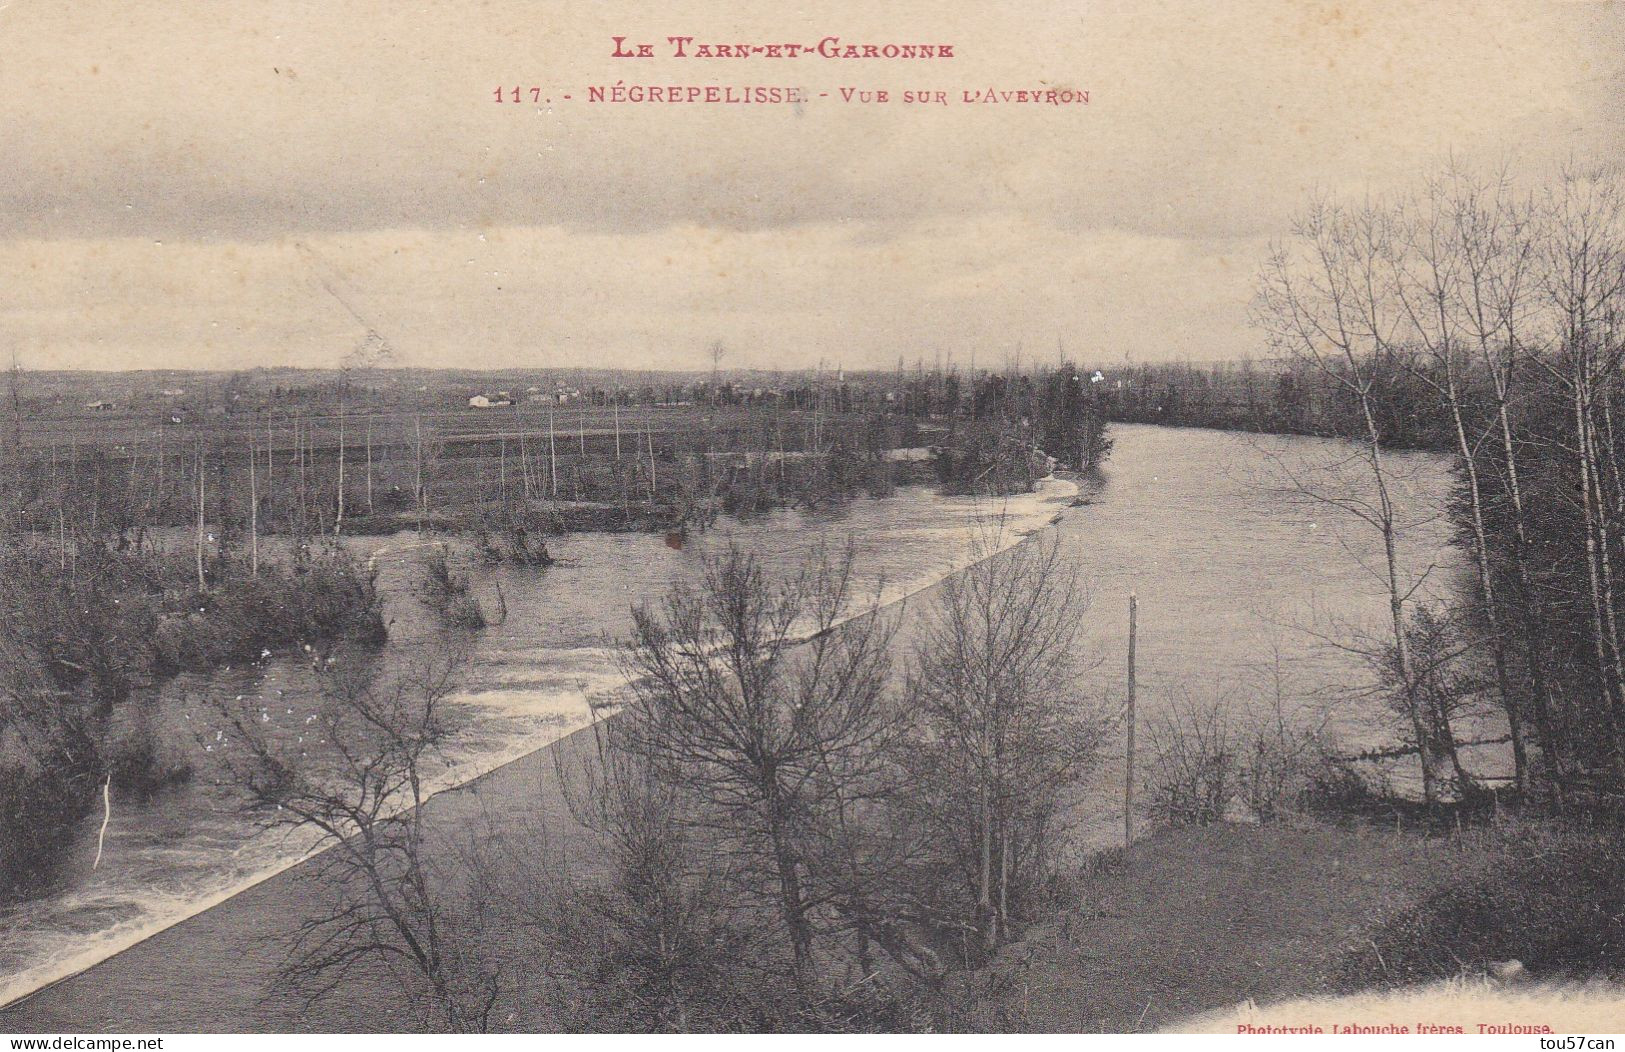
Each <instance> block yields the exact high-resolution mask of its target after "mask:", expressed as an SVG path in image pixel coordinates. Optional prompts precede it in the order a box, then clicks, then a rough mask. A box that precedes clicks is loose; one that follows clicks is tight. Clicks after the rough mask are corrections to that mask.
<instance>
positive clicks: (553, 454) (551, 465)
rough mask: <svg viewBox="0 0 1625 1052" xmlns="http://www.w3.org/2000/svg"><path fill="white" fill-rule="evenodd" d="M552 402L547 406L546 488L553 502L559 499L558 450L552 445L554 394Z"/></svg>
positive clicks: (555, 404) (555, 403) (556, 398)
mask: <svg viewBox="0 0 1625 1052" xmlns="http://www.w3.org/2000/svg"><path fill="white" fill-rule="evenodd" d="M551 397H552V401H550V402H548V404H547V473H548V479H547V488H548V492H549V493H550V494H552V497H553V499H554V500H558V499H559V450H558V446H557V445H555V444H554V436H553V410H554V409H555V408H556V407H557V406H558V401H559V400H558V396H557V395H556V394H555V395H553V396H551Z"/></svg>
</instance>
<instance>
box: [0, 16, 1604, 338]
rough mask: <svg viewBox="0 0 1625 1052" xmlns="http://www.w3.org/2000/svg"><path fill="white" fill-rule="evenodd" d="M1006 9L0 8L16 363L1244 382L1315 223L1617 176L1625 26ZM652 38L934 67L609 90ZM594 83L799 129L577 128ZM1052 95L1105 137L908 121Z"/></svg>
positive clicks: (633, 78) (649, 123)
mask: <svg viewBox="0 0 1625 1052" xmlns="http://www.w3.org/2000/svg"><path fill="white" fill-rule="evenodd" d="M992 6H993V5H987V4H984V3H980V2H975V3H972V2H964V0H937V2H933V3H913V2H904V3H887V4H884V5H882V4H878V3H874V2H868V3H858V2H855V0H808V2H807V3H804V4H797V5H786V4H783V3H782V2H781V3H763V2H759V0H758V2H747V3H739V2H730V3H727V4H722V3H717V2H714V0H712V2H706V3H701V2H694V0H678V2H674V3H673V2H667V3H662V4H660V5H658V6H656V5H648V4H633V3H630V2H626V0H614V2H603V0H415V2H411V3H407V2H403V0H274V2H258V0H117V2H113V0H0V275H3V276H0V350H5V349H7V348H15V349H16V350H17V351H18V353H19V355H20V359H21V361H22V364H23V365H24V366H25V367H29V368H139V367H197V368H241V367H245V366H252V365H257V364H290V365H311V366H322V365H332V364H335V363H336V362H338V361H339V360H340V359H341V358H342V357H343V356H344V355H346V354H347V353H349V352H350V351H351V350H352V349H353V348H355V347H356V346H357V344H358V343H359V342H360V340H361V338H362V337H363V335H364V334H365V331H366V328H367V326H371V327H373V328H375V329H377V330H378V331H379V332H380V333H382V334H383V335H384V336H385V337H386V338H387V339H388V340H389V342H390V344H391V345H392V347H393V348H394V349H395V352H396V354H397V356H398V358H399V359H400V360H401V361H402V362H403V363H405V364H412V365H441V364H444V365H457V366H492V367H500V366H507V365H524V366H536V367H548V366H566V365H577V364H579V365H606V366H613V365H619V366H625V367H637V366H640V365H662V366H699V365H701V364H707V365H708V364H709V358H708V356H707V350H706V349H707V348H708V347H709V346H710V345H711V344H713V343H714V342H716V341H721V342H722V343H723V344H724V346H725V347H726V348H727V351H728V357H727V358H726V359H725V364H731V365H735V366H758V367H773V366H782V367H786V368H802V367H808V366H812V365H815V364H816V363H817V362H818V361H819V360H820V359H823V360H826V361H828V362H831V363H834V362H840V363H841V364H844V365H845V366H846V367H847V368H862V367H872V366H890V365H893V364H895V363H896V361H897V359H898V358H899V357H902V358H905V359H907V360H908V361H911V362H912V361H913V360H914V359H915V358H917V357H924V358H925V360H926V361H928V362H929V361H932V360H934V359H935V358H936V357H937V356H938V355H941V356H943V357H944V358H950V359H953V360H955V361H958V362H961V363H964V362H967V361H968V360H969V359H970V357H971V356H972V355H973V354H975V355H978V356H980V359H979V360H980V361H981V362H988V363H993V362H997V361H1000V360H1002V359H1003V358H1005V357H1006V356H1008V355H1011V354H1013V353H1016V352H1017V350H1018V348H1019V349H1020V353H1022V354H1023V355H1024V356H1025V357H1028V358H1032V357H1035V356H1036V357H1049V356H1053V355H1054V354H1055V353H1056V348H1057V346H1058V344H1063V345H1064V346H1065V347H1066V349H1067V350H1068V351H1071V352H1073V353H1075V354H1077V355H1079V356H1081V357H1084V358H1086V359H1090V360H1097V361H1099V360H1107V361H1110V360H1121V359H1122V358H1123V357H1124V356H1125V355H1127V356H1130V357H1132V358H1134V359H1135V360H1147V359H1157V358H1173V357H1177V358H1184V357H1190V358H1195V359H1208V358H1225V357H1236V356H1241V355H1245V354H1248V353H1256V352H1257V350H1258V345H1259V336H1258V334H1257V333H1256V332H1254V331H1252V330H1250V329H1249V328H1248V326H1247V322H1246V303H1247V299H1248V292H1249V288H1250V285H1251V282H1252V278H1253V275H1254V273H1255V271H1256V268H1257V266H1258V263H1259V261H1260V258H1261V256H1262V254H1263V252H1264V251H1265V249H1266V247H1267V245H1268V243H1269V241H1270V239H1271V238H1273V237H1279V236H1281V235H1282V234H1283V233H1284V231H1285V230H1286V227H1287V223H1288V222H1289V218H1290V215H1291V212H1292V211H1293V209H1294V208H1295V207H1297V206H1298V205H1299V204H1300V203H1301V202H1302V201H1303V199H1304V198H1305V196H1306V195H1307V194H1309V193H1310V192H1312V191H1314V190H1316V189H1321V190H1327V191H1331V192H1334V193H1344V194H1363V193H1367V192H1372V191H1377V192H1381V191H1384V190H1388V189H1391V188H1394V187H1398V186H1403V185H1404V184H1405V183H1406V182H1407V181H1409V180H1414V179H1415V178H1416V177H1417V175H1418V173H1420V172H1423V171H1426V170H1428V169H1430V168H1436V167H1438V166H1439V165H1441V164H1442V163H1443V162H1444V160H1445V159H1446V158H1447V157H1449V156H1451V155H1455V156H1456V157H1458V158H1463V159H1466V160H1468V161H1469V162H1471V163H1479V164H1485V165H1491V164H1497V163H1502V162H1505V161H1508V160H1511V161H1512V162H1513V163H1515V164H1516V165H1518V166H1520V167H1521V168H1524V169H1527V170H1530V171H1539V170H1541V169H1543V168H1544V167H1546V166H1548V165H1550V164H1551V163H1552V162H1553V161H1554V160H1555V159H1559V158H1562V157H1567V156H1579V157H1582V158H1603V157H1613V156H1615V155H1617V154H1618V153H1619V147H1620V145H1621V144H1622V142H1625V126H1622V124H1621V121H1622V119H1625V118H1622V114H1625V105H1622V102H1625V100H1622V98H1621V88H1622V85H1625V74H1622V69H1621V66H1622V59H1621V55H1622V54H1625V46H1622V45H1625V10H1622V9H1621V7H1620V5H1618V4H1610V3H1604V2H1598V3H1589V2H1547V0H1517V2H1513V0H1505V2H1500V0H1498V2H1485V3H1466V2H1461V3H1445V2H1431V0H1429V2H1421V0H1389V2H1373V0H1343V2H1341V3H1330V2H1325V3H1322V2H1314V0H1234V2H1224V3H1218V2H1213V0H1188V2H1187V0H1166V2H1164V0H1132V2H1131V0H1068V2H1028V3H1015V4H1008V5H998V6H999V8H1000V9H999V10H998V11H997V12H993V11H990V10H989V8H990V7H992ZM882 7H884V11H880V10H878V9H879V8H882ZM676 34H681V35H689V36H693V37H695V38H696V39H699V40H706V39H712V40H719V41H724V42H728V41H738V40H744V41H752V42H775V41H795V42H811V41H815V40H817V39H819V38H821V37H824V36H830V35H838V36H840V37H841V38H842V39H843V40H846V41H850V42H854V43H867V42H874V43H886V42H927V43H934V42H946V43H951V44H953V45H954V46H955V50H956V57H955V58H953V59H952V60H947V61H934V62H932V61H915V62H906V61H902V60H897V61H886V60H878V61H868V62H865V61H844V62H843V61H837V60H826V59H818V58H799V59H796V60H783V59H780V60H776V61H775V60H770V59H765V58H752V59H747V60H716V61H710V62H706V61H703V60H694V59H689V60H680V59H674V58H669V57H661V58H656V59H653V60H641V61H627V60H616V59H613V58H611V57H610V50H611V43H610V38H611V36H614V35H623V36H626V37H629V38H630V39H631V40H634V41H639V40H648V41H657V42H658V41H664V39H665V38H666V37H667V36H670V35H676ZM617 80H624V81H626V82H627V83H633V84H649V83H653V84H697V85H706V84H731V85H794V86H798V87H801V88H802V89H804V90H806V91H807V92H808V93H809V94H810V95H811V96H812V97H811V98H810V100H809V101H808V102H807V103H806V104H805V105H801V106H759V107H758V106H752V107H724V106H701V105H695V106H676V107H674V106H669V105H659V106H655V105H644V106H637V105H619V106H614V105H607V104H602V103H592V102H589V101H588V94H589V87H590V86H592V85H606V86H607V85H612V84H614V83H615V82H616V81H617ZM499 84H500V85H507V86H510V87H511V86H513V85H516V84H517V85H522V86H523V87H524V88H525V89H526V96H525V101H524V102H523V103H521V104H519V105H513V104H510V103H502V104H497V103H495V102H494V101H493V100H492V91H493V89H494V88H495V87H496V86H497V85H499ZM533 86H534V87H538V88H540V89H541V91H540V94H541V96H542V99H541V101H539V102H536V103H532V102H531V101H530V99H529V88H531V87H533ZM841 86H848V87H857V88H864V89H872V88H885V89H888V90H889V91H890V92H891V93H892V101H891V102H890V103H888V104H886V105H868V106H864V105H859V104H847V103H843V102H841V101H840V100H839V98H838V93H837V90H836V89H838V88H839V87H841ZM1056 86H1064V87H1075V88H1082V89H1087V90H1088V91H1089V92H1090V103H1089V105H1088V106H1086V107H1084V106H1070V107H1065V108H1050V107H1035V106H1031V105H1029V106H1026V107H1021V106H1019V105H1017V106H1011V105H965V104H962V103H957V102H956V104H955V105H951V106H946V107H943V106H919V105H912V106H910V105H904V104H903V103H902V102H901V100H900V97H899V96H900V93H901V92H902V91H904V90H916V91H918V90H942V91H946V92H948V93H949V96H950V98H951V99H954V100H957V99H959V98H960V97H961V93H962V92H963V91H965V90H971V91H981V90H985V89H987V88H995V89H1034V88H1037V89H1043V88H1050V87H1056ZM820 92H830V93H831V97H830V98H827V99H826V98H820V97H818V93H820ZM565 95H570V96H572V98H571V99H570V100H568V101H566V100H565V99H564V96H565ZM549 99H550V100H551V103H549V101H548V100H549ZM341 300H343V301H345V302H344V303H341V302H340V301H341ZM345 303H347V304H348V306H346V305H345ZM352 309H353V311H354V313H352ZM357 315H359V317H360V319H364V321H363V320H358V318H357Z"/></svg>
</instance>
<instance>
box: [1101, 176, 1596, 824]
mask: <svg viewBox="0 0 1625 1052" xmlns="http://www.w3.org/2000/svg"><path fill="white" fill-rule="evenodd" d="M1252 313H1253V318H1254V320H1255V322H1256V324H1257V325H1258V326H1259V327H1260V329H1261V330H1262V331H1263V332H1264V333H1265V334H1266V336H1267V338H1268V340H1269V344H1270V347H1271V350H1272V353H1273V354H1274V355H1275V356H1276V357H1275V358H1274V360H1273V361H1272V363H1271V364H1270V365H1269V366H1268V367H1257V366H1252V365H1246V364H1243V365H1240V366H1234V365H1232V366H1221V367H1213V368H1207V369H1202V368H1196V367H1193V366H1189V365H1184V366H1179V365H1174V366H1156V367H1144V368H1141V369H1137V370H1129V371H1126V372H1125V371H1119V372H1118V373H1117V377H1118V379H1119V380H1121V381H1122V383H1121V386H1119V385H1118V384H1117V383H1113V384H1112V385H1111V388H1112V389H1111V391H1110V395H1111V398H1112V401H1111V402H1110V404H1109V410H1108V411H1109V412H1110V413H1111V414H1112V415H1113V417H1114V418H1116V419H1128V420H1145V421H1152V422H1158V423H1170V424H1182V425H1195V426H1211V427H1226V428H1237V429H1246V430H1258V431H1278V432H1289V433H1301V434H1316V435H1325V436H1332V437H1336V438H1340V439H1345V440H1347V441H1349V442H1351V443H1353V444H1354V446H1353V447H1352V448H1353V449H1354V450H1355V451H1356V452H1357V453H1358V456H1357V458H1356V459H1355V460H1354V461H1353V463H1355V464H1356V465H1357V466H1358V467H1359V469H1360V473H1361V475H1362V476H1363V478H1364V482H1363V486H1364V487H1365V489H1366V495H1365V496H1362V498H1361V499H1360V500H1358V501H1354V500H1350V499H1347V498H1346V496H1344V495H1343V494H1339V493H1332V492H1330V489H1331V484H1330V483H1328V482H1327V481H1326V480H1324V479H1321V480H1316V479H1313V478H1308V479H1300V480H1299V482H1300V483H1301V485H1302V489H1303V490H1304V491H1305V492H1306V493H1308V494H1309V495H1311V496H1314V497H1318V498H1320V499H1325V500H1327V501H1329V502H1331V503H1336V504H1338V505H1339V506H1340V507H1342V508H1343V509H1344V510H1345V511H1351V512H1353V513H1354V514H1355V515H1357V516H1358V517H1359V518H1360V519H1362V520H1363V521H1364V522H1365V523H1366V524H1367V525H1369V526H1370V527H1371V528H1372V529H1373V530H1374V531H1375V532H1376V534H1377V536H1378V537H1380V539H1381V541H1382V544H1383V551H1384V555H1385V567H1384V572H1385V575H1386V580H1385V587H1386V591H1387V597H1388V607H1389V618H1388V621H1389V624H1388V629H1387V633H1386V639H1385V640H1384V642H1383V643H1382V645H1381V647H1380V648H1379V649H1380V652H1379V653H1378V654H1377V655H1376V659H1377V662H1378V664H1379V666H1380V668H1381V671H1382V672H1383V674H1384V677H1385V679H1386V681H1387V683H1388V694H1389V698H1390V702H1391V704H1392V707H1393V711H1394V714H1395V717H1396V719H1395V726H1396V729H1397V730H1398V731H1399V733H1400V734H1401V735H1402V737H1403V738H1404V741H1405V744H1406V745H1407V746H1408V747H1410V748H1411V749H1413V750H1414V751H1415V754H1416V755H1417V756H1418V757H1419V759H1420V762H1421V775H1422V780H1423V786H1424V794H1425V796H1426V798H1427V800H1428V801H1429V802H1432V801H1434V800H1437V799H1440V798H1441V797H1446V796H1450V795H1452V794H1455V795H1470V794H1472V793H1474V792H1478V791H1480V790H1481V787H1480V786H1478V785H1477V783H1476V781H1475V779H1474V778H1473V777H1472V775H1471V774H1470V773H1468V771H1467V770H1466V767H1465V766H1464V764H1463V763H1462V760H1461V752H1460V750H1461V742H1460V740H1459V739H1460V737H1461V730H1460V725H1461V724H1462V722H1463V721H1464V720H1466V719H1468V718H1470V717H1471V716H1472V715H1473V714H1474V711H1475V710H1479V709H1482V708H1484V707H1486V706H1487V707H1489V708H1492V709H1494V710H1498V711H1499V713H1500V715H1501V717H1502V719H1503V720H1504V722H1505V725H1506V728H1507V737H1508V738H1509V739H1510V741H1509V745H1510V748H1511V751H1512V754H1513V757H1514V761H1515V763H1514V766H1515V779H1514V780H1515V786H1516V788H1517V789H1519V790H1539V791H1540V792H1542V793H1543V794H1551V795H1553V796H1555V797H1557V798H1560V799H1561V798H1564V797H1566V796H1569V795H1572V794H1575V793H1586V794H1593V793H1603V794H1608V795H1617V794H1619V793H1620V792H1621V791H1622V790H1625V660H1622V656H1625V649H1622V648H1625V634H1622V627H1621V615H1622V611H1625V595H1622V594H1621V585H1622V583H1625V582H1622V580H1621V576H1620V575H1621V571H1622V568H1625V476H1622V472H1621V467H1620V465H1621V458H1622V456H1625V430H1621V426H1620V424H1625V418H1622V417H1621V413H1622V412H1625V370H1622V366H1625V341H1622V332H1625V330H1622V324H1621V323H1622V321H1625V187H1622V183H1621V179H1620V177H1619V174H1618V173H1617V172H1615V171H1612V170H1599V169H1589V168H1583V167H1580V166H1576V165H1571V166H1568V167H1566V168H1564V169H1562V170H1561V171H1558V172H1557V173H1555V174H1554V175H1553V176H1552V177H1551V178H1550V179H1549V180H1547V181H1546V182H1544V183H1541V184H1539V185H1533V186H1530V185H1521V184H1519V183H1518V182H1516V181H1515V180H1513V179H1512V178H1511V177H1509V176H1508V175H1506V174H1504V173H1496V174H1492V175H1483V174H1480V173H1475V172H1472V171H1469V170H1466V169H1465V168H1462V167H1460V166H1455V167H1451V168H1449V169H1447V170H1445V171H1443V172H1442V173H1440V174H1438V175H1437V176H1435V177H1432V178H1429V179H1426V180H1424V181H1423V182H1422V183H1421V184H1420V185H1419V186H1417V187H1416V188H1415V189H1413V190H1411V191H1409V192H1406V193H1403V194H1399V195H1396V196H1392V197H1388V198H1380V199H1379V198H1367V199H1363V200H1358V201H1343V200H1338V199H1334V198H1330V197H1320V198H1316V199H1315V200H1313V201H1312V202H1311V203H1310V204H1309V205H1308V206H1307V207H1306V208H1304V209H1303V210H1302V211H1301V212H1300V214H1299V215H1298V216H1297V217H1296V219H1295V223H1294V227H1293V233H1292V236H1291V237H1289V238H1287V239H1286V240H1284V241H1282V242H1281V243H1279V244H1278V245H1276V246H1275V248H1274V250H1273V252H1272V254H1271V256H1270V258H1269V260H1268V261H1267V263H1266V265H1265V267H1264V268H1263V270H1262V273H1261V275H1260V277H1259V280H1258V283H1257V288H1256V295H1255V298H1254V302H1253V312H1252ZM1396 449H1422V450H1431V451H1434V452H1437V453H1439V454H1442V455H1444V456H1447V457H1449V458H1450V463H1451V465H1452V468H1453V477H1454V485H1453V489H1452V493H1451V495H1450V499H1449V502H1448V505H1447V508H1446V509H1445V510H1446V512H1447V514H1448V516H1449V520H1450V522H1451V524H1452V525H1453V527H1454V528H1455V533H1456V535H1457V537H1458V538H1459V540H1460V543H1461V545H1462V547H1463V549H1464V550H1465V551H1466V553H1467V555H1468V559H1469V563H1468V571H1467V573H1466V575H1465V580H1463V581H1462V582H1461V584H1460V586H1459V587H1458V588H1457V589H1456V597H1455V601H1454V603H1453V604H1452V606H1451V608H1450V609H1448V610H1435V609H1431V608H1428V607H1426V606H1425V605H1424V604H1423V603H1422V601H1421V600H1420V599H1419V598H1418V597H1416V596H1415V594H1414V589H1413V587H1412V586H1411V584H1410V583H1408V582H1406V581H1405V580H1404V579H1403V576H1402V574H1401V572H1400V569H1399V566H1398V562H1397V558H1396V554H1395V550H1396V546H1397V545H1398V544H1400V543H1401V542H1402V540H1403V537H1402V534H1403V531H1404V529H1405V526H1404V523H1403V522H1402V521H1401V519H1400V517H1399V515H1398V513H1397V511H1396V508H1395V500H1394V495H1393V493H1392V492H1391V485H1392V483H1393V481H1394V477H1395V467H1394V465H1393V462H1392V460H1391V458H1390V457H1389V456H1388V454H1389V453H1390V452H1391V451H1393V450H1396Z"/></svg>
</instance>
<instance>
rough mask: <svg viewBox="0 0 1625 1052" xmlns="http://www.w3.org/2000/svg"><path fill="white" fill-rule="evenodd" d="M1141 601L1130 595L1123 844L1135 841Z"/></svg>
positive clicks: (1126, 844) (1132, 594)
mask: <svg viewBox="0 0 1625 1052" xmlns="http://www.w3.org/2000/svg"><path fill="white" fill-rule="evenodd" d="M1139 617H1140V601H1139V599H1138V598H1136V597H1135V595H1134V593H1133V592H1130V593H1129V595H1128V749H1127V763H1126V764H1125V770H1124V775H1123V845H1124V846H1125V847H1126V846H1128V845H1130V844H1132V843H1134V644H1135V636H1136V635H1137V634H1138V632H1139Z"/></svg>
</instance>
